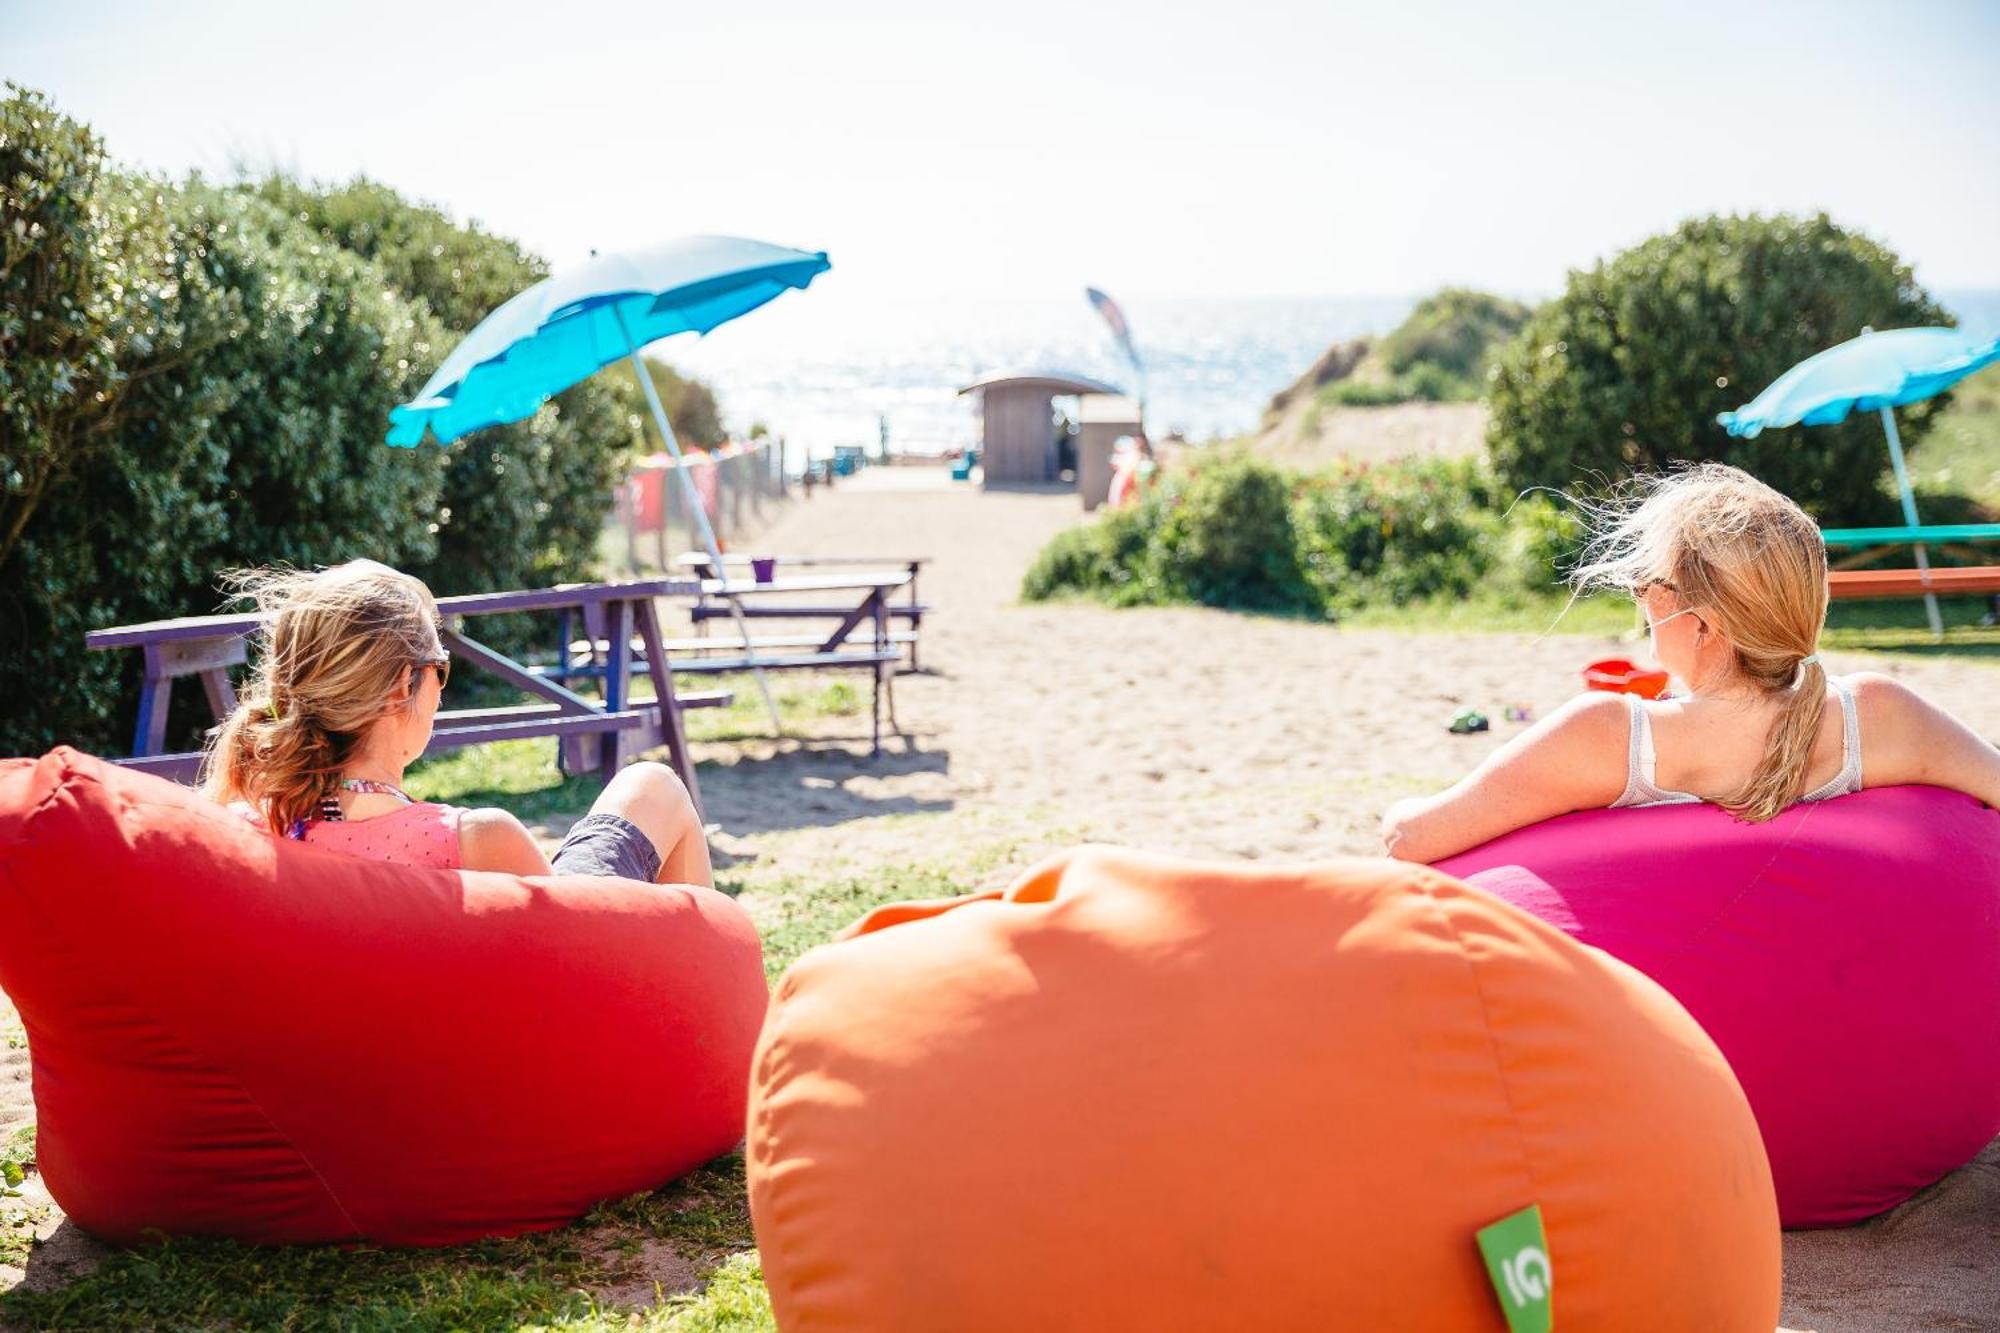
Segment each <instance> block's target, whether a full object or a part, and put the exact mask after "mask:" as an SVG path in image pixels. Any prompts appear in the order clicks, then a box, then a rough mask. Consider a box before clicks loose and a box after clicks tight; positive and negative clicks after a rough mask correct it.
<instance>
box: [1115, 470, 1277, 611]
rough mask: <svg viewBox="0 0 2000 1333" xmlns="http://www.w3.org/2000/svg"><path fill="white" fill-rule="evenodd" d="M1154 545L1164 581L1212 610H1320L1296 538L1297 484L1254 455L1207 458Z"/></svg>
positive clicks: (1173, 500)
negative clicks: (1293, 498)
mask: <svg viewBox="0 0 2000 1333" xmlns="http://www.w3.org/2000/svg"><path fill="white" fill-rule="evenodd" d="M1153 512H1154V513H1155V514H1157V515H1158V516H1159V517H1160V518H1161V519H1162V520H1163V521H1161V522H1160V523H1159V526H1158V528H1157V530H1156V531H1155V532H1154V533H1153V534H1152V536H1151V541H1150V542H1149V545H1150V546H1151V548H1152V558H1153V559H1154V560H1156V561H1157V567H1158V570H1159V576H1160V581H1161V583H1162V584H1163V585H1164V587H1165V590H1166V591H1168V592H1169V593H1172V592H1176V591H1179V592H1184V593H1185V595H1186V596H1187V597H1189V598H1191V599H1193V600H1194V601H1197V602H1201V603H1204V604H1205V605H1208V606H1235V607H1245V608H1250V609H1255V610H1302V609H1308V608H1310V607H1311V606H1312V605H1313V602H1312V595H1311V589H1310V588H1309V587H1308V586H1307V584H1306V581H1305V578H1304V576H1303V573H1302V571H1301V570H1300V568H1299V563H1298V553H1297V549H1296V543H1295V542H1294V540H1293V533H1292V512H1291V480H1290V478H1289V477H1287V476H1286V475H1285V474H1284V473H1283V472H1280V471H1279V470H1278V469H1277V468H1274V467H1271V466H1269V465H1268V464H1265V463H1260V462H1258V461H1257V460H1256V459H1254V458H1252V457H1251V456H1250V455H1249V454H1248V453H1247V452H1244V451H1241V450H1231V451H1227V452H1224V453H1221V454H1219V455H1217V456H1214V457H1209V458H1204V459H1202V460H1201V461H1200V463H1199V464H1198V465H1197V466H1195V467H1194V468H1193V469H1192V471H1191V472H1190V474H1189V475H1188V477H1187V478H1186V480H1185V482H1184V483H1183V484H1181V485H1178V486H1176V487H1174V488H1173V490H1172V491H1171V492H1169V495H1168V503H1167V505H1166V506H1165V507H1164V510H1163V511H1161V510H1155V511H1153Z"/></svg>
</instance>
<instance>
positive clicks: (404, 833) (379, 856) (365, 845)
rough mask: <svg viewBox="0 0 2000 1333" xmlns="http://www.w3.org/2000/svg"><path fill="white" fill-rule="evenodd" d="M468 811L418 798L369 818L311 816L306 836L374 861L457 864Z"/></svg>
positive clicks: (244, 810)
mask: <svg viewBox="0 0 2000 1333" xmlns="http://www.w3.org/2000/svg"><path fill="white" fill-rule="evenodd" d="M235 808H237V809H238V810H239V812H240V813H241V814H242V815H243V816H244V817H245V818H247V819H252V820H256V821H257V822H258V823H259V824H260V825H261V824H262V822H263V821H262V820H261V818H259V817H258V815H257V813H256V812H255V811H254V810H252V809H251V808H250V807H249V806H247V805H244V804H242V803H241V802H238V803H236V806H235ZM464 813H465V810H464V808H463V807H462V806H456V805H439V804H437V803H436V802H435V801H418V802H417V803H416V804H414V805H406V806H404V807H402V808H401V809H400V810H392V811H390V812H389V813H388V814H386V815H375V816H373V817H371V818H368V819H315V820H311V821H309V822H308V823H307V824H306V836H305V840H306V841H307V842H309V843H311V844H312V845H313V846H315V847H324V848H326V849H327V850H328V851H333V852H344V853H346V854H347V855H349V856H359V857H364V858H366V859H367V860H370V861H387V862H389V863H390V864H391V865H399V866H426V867H429V868H432V869H436V870H457V869H459V868H460V862H459V854H458V817H459V816H460V815H462V814H464Z"/></svg>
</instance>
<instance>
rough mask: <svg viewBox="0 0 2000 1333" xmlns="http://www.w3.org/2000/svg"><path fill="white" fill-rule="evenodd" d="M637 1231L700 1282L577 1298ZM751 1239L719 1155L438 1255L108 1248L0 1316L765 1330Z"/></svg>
mask: <svg viewBox="0 0 2000 1333" xmlns="http://www.w3.org/2000/svg"><path fill="white" fill-rule="evenodd" d="M647 1238H655V1239H659V1240H664V1241H667V1242H669V1243H671V1244H672V1245H673V1246H674V1247H675V1249H676V1251H677V1252H678V1253H680V1254H682V1255H683V1256H684V1257H687V1258H689V1259H691V1260H695V1261H696V1262H697V1266H698V1267H706V1268H709V1269H711V1270H713V1271H714V1273H715V1277H716V1281H715V1284H714V1286H713V1288H712V1289H710V1290H708V1291H704V1292H702V1293H699V1294H693V1295H682V1296H676V1297H673V1298H671V1299H669V1300H668V1301H667V1302H665V1303H663V1304H661V1305H659V1306H656V1307H654V1308H652V1309H649V1310H645V1311H642V1312H639V1313H637V1314H636V1315H629V1316H628V1315H627V1314H626V1313H625V1312H623V1311H606V1310H605V1309H603V1308H602V1307H601V1306H600V1305H599V1304H598V1303H597V1301H596V1300H595V1299H594V1298H593V1297H592V1296H591V1295H590V1292H591V1291H592V1290H593V1289H602V1288H603V1287H605V1286H607V1285H609V1284H611V1283H612V1282H616V1281H619V1280H621V1279H629V1278H630V1277H631V1276H632V1274H631V1273H630V1271H629V1262H628V1260H629V1256H630V1255H631V1254H632V1253H634V1252H636V1250H637V1249H638V1248H639V1245H640V1243H641V1242H642V1241H643V1240H645V1239H647ZM751 1244H752V1240H751V1235H750V1225H749V1209H748V1205H747V1203H746V1202H745V1200H744V1195H743V1162H742V1158H741V1157H740V1156H731V1157H728V1158H724V1159H722V1160H721V1161H719V1162H715V1163H712V1164H710V1165H709V1166H706V1167H704V1168H702V1169H701V1170H699V1171H696V1172H694V1173H693V1174H692V1175H690V1176H688V1177H687V1178H686V1179H685V1180H682V1181H679V1182H676V1183H675V1184H673V1185H670V1186H668V1187H667V1188H666V1189H663V1190H660V1191H658V1192H656V1193H653V1194H647V1195H640V1196H636V1197H634V1198H631V1199H626V1200H622V1201H620V1202H618V1203H615V1204H610V1205H606V1206H605V1207H602V1208H599V1209H598V1210H596V1211H595V1212H593V1213H592V1214H591V1216H590V1217H589V1218H588V1219H587V1220H586V1221H585V1222H584V1223H583V1224H581V1225H579V1226H576V1227H570V1228H566V1229H564V1230H562V1231H556V1232H549V1233H545V1234H541V1235H535V1236H524V1237H521V1238H519V1239H516V1240H494V1241H482V1242H480V1243H478V1244H475V1245H464V1246H456V1247H453V1248H450V1249H442V1250H378V1249H373V1248H371V1247H367V1246H360V1247H354V1248H343V1247H338V1246H288V1247H283V1248H270V1249H264V1248H256V1247H252V1246H245V1245H238V1244H236V1243H234V1242H231V1241H219V1240H178V1241H171V1242H168V1243H166V1244H163V1245H158V1246H153V1247H149V1248H146V1249H140V1250H121V1251H116V1252H114V1253H112V1254H111V1255H110V1256H108V1257H107V1258H106V1259H105V1261H104V1262H103V1263H102V1264H101V1265H100V1266H99V1267H98V1269H97V1270H96V1271H95V1272H94V1273H92V1274H90V1275H89V1276H87V1277H84V1278H82V1279H80V1280H79V1281H77V1282H74V1283H71V1284H70V1285H68V1286H66V1287H62V1288H59V1289H57V1290H53V1291H44V1292H30V1291H26V1290H23V1289H20V1288H16V1289H15V1290H14V1291H12V1292H9V1293H7V1294H6V1295H5V1296H0V1320H4V1321H5V1322H7V1323H8V1324H9V1325H18V1326H20V1327H23V1328H33V1329H41V1328H61V1329H76V1328H88V1329H103V1330H122V1329H157V1328H176V1329H182V1328H185V1329H224V1328H284V1329H297V1330H315V1329H339V1330H355V1329H411V1330H429V1329H437V1330H447V1329H471V1328H477V1329H484V1328H561V1329H575V1330H591V1331H592V1333H595V1330H611V1329H632V1328H637V1329H642V1330H692V1329H721V1328H769V1327H771V1324H770V1316H769V1302H768V1300H766V1299H765V1298H764V1296H763V1292H762V1282H761V1277H760V1274H759V1271H758V1269H757V1266H756V1261H755V1256H754V1254H751V1255H748V1256H746V1255H745V1254H744V1252H745V1251H747V1250H749V1249H750V1247H751ZM760 1309H761V1311H762V1314H761V1316H760V1315H759V1313H758V1311H759V1310H760Z"/></svg>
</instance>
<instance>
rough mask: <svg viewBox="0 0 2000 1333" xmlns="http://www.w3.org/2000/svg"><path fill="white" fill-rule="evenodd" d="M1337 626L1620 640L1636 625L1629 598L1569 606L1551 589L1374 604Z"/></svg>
mask: <svg viewBox="0 0 2000 1333" xmlns="http://www.w3.org/2000/svg"><path fill="white" fill-rule="evenodd" d="M1339 623H1340V624H1342V625H1351V626H1354V627H1356V628H1366V629H1395V630H1407V631H1411V632H1414V633H1454V634H1455V633H1463V632H1467V631H1481V630H1485V631H1493V632H1504V633H1513V634H1591V635H1616V634H1622V633H1624V632H1625V631H1626V630H1629V629H1631V628H1632V626H1633V625H1634V624H1635V623H1636V621H1635V620H1634V617H1633V611H1632V603H1631V600H1630V599H1629V598H1624V597H1609V596H1597V597H1579V598H1578V599H1577V600H1576V602H1575V603H1574V604H1571V603H1570V600H1569V594H1567V593H1565V592H1562V591H1560V590H1559V589H1553V588H1552V589H1550V590H1549V591H1548V592H1546V593H1534V592H1516V591H1512V590H1507V591H1484V590H1480V591H1475V592H1473V593H1472V594H1471V595H1470V596H1467V597H1437V598H1425V599H1424V600H1422V601H1413V602H1391V601H1381V602H1374V603H1370V604H1367V605H1363V606H1357V607H1351V608H1349V609H1347V610H1345V611H1343V612H1341V614H1340V617H1339Z"/></svg>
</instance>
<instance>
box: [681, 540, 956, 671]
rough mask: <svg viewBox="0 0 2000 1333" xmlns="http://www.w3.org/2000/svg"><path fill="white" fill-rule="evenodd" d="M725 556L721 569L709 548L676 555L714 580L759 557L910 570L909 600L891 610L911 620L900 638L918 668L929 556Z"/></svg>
mask: <svg viewBox="0 0 2000 1333" xmlns="http://www.w3.org/2000/svg"><path fill="white" fill-rule="evenodd" d="M722 560H723V567H722V569H721V570H720V571H718V570H717V569H716V565H715V560H714V558H713V557H711V556H709V555H708V554H707V553H706V552H703V551H689V552H687V553H686V554H684V555H681V556H678V557H676V559H675V561H674V563H675V564H677V565H679V566H680V567H681V568H682V569H685V570H688V571H689V572H691V573H693V574H696V575H698V576H699V577H701V578H703V579H707V580H711V581H712V580H714V579H715V578H717V577H718V576H720V577H724V578H728V577H731V576H732V574H734V572H735V571H736V570H737V569H748V568H749V567H750V565H751V562H752V561H757V560H769V561H771V563H772V566H773V568H774V569H845V568H852V567H854V566H856V565H860V566H876V567H886V568H889V569H897V568H901V569H906V570H908V571H909V573H910V579H909V583H908V585H907V586H908V591H909V596H908V598H907V599H906V600H902V601H896V602H891V603H890V605H889V612H888V614H889V616H890V618H891V619H895V620H903V621H907V622H908V623H909V626H910V630H911V633H910V634H909V636H908V637H907V638H903V639H901V641H902V642H905V643H908V644H909V647H910V670H912V671H915V670H918V662H917V633H916V632H917V631H919V630H921V629H922V628H923V620H924V613H925V612H926V611H928V610H929V609H930V608H929V607H927V606H925V605H924V604H923V602H922V601H921V600H920V599H919V598H918V596H917V578H918V576H919V575H921V574H922V573H923V569H924V566H925V565H927V564H929V563H930V557H929V556H921V555H920V556H859V555H771V556H753V555H744V554H737V553H734V552H731V553H728V554H725V555H724V556H723V557H722ZM772 581H773V582H777V581H779V580H775V579H774V580H772ZM762 586H769V585H768V584H765V585H762ZM704 618H706V617H705V616H703V615H698V616H696V617H695V622H696V623H697V624H700V623H701V622H702V620H703V619H704Z"/></svg>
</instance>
